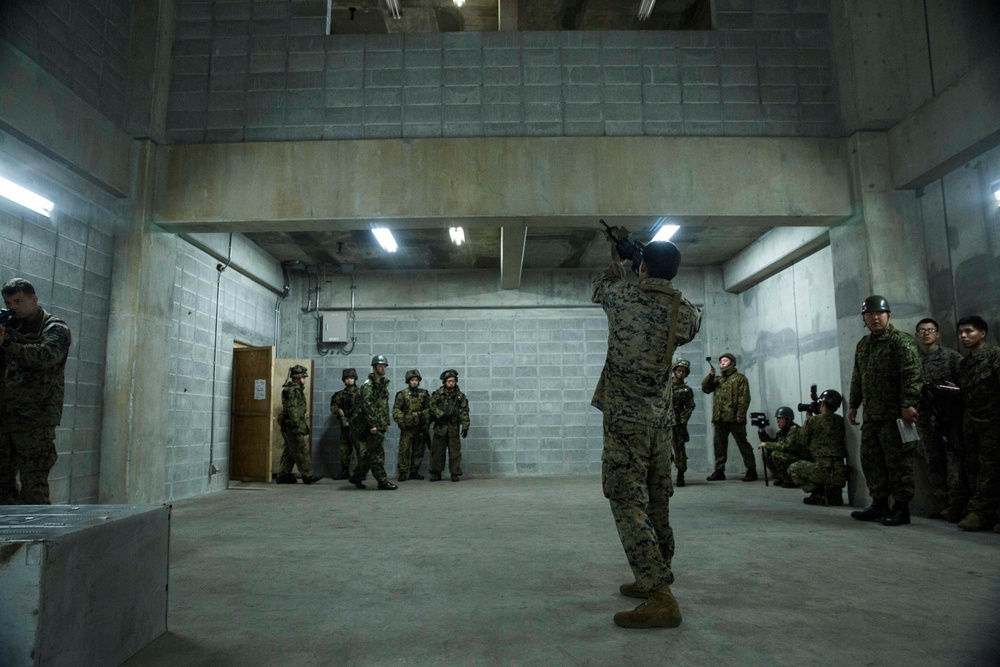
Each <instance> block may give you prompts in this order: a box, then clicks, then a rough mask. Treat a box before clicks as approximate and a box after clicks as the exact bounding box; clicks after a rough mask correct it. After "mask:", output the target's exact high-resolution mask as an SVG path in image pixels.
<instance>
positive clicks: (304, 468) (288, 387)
mask: <svg viewBox="0 0 1000 667" xmlns="http://www.w3.org/2000/svg"><path fill="white" fill-rule="evenodd" d="M288 376H289V377H288V380H287V381H286V382H285V384H283V385H281V413H280V414H279V415H278V425H279V426H281V437H282V439H283V440H284V444H283V445H282V447H281V461H280V464H279V465H280V469H279V472H278V476H277V478H276V479H275V480H274V481H275V482H277V483H278V484H295V475H293V474H292V467H293V466H298V467H299V474H300V475H302V483H303V484H313V483H314V482H318V481H319V480H321V479H322V477H320V476H318V475H313V467H312V458H311V457H310V454H309V420H308V418H307V417H306V410H307V408H308V402H307V401H306V394H305V384H306V378H307V377H309V371H308V370H307V369H306V367H305V366H300V365H298V364H296V365H295V366H292V367H291V368H290V369H289V370H288Z"/></svg>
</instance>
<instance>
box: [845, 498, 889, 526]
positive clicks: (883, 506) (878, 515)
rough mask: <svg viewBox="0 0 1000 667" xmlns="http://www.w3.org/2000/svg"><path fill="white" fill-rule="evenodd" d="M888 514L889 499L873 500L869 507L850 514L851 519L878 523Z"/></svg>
mask: <svg viewBox="0 0 1000 667" xmlns="http://www.w3.org/2000/svg"><path fill="white" fill-rule="evenodd" d="M888 513H889V499H888V498H875V499H874V500H873V501H872V504H871V506H870V507H868V508H867V509H864V510H857V511H854V512H851V518H852V519H857V520H858V521H880V520H881V519H882V517H884V516H885V515H887V514H888Z"/></svg>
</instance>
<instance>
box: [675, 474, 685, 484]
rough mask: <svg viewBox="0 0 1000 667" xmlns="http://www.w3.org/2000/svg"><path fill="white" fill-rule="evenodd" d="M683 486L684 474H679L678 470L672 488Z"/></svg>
mask: <svg viewBox="0 0 1000 667" xmlns="http://www.w3.org/2000/svg"><path fill="white" fill-rule="evenodd" d="M684 485H685V484H684V473H683V472H681V471H680V470H678V471H677V482H676V483H675V484H674V486H684Z"/></svg>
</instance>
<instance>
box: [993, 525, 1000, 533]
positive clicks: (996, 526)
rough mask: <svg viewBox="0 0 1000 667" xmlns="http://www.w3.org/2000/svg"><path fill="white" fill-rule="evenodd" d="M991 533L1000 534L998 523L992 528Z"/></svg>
mask: <svg viewBox="0 0 1000 667" xmlns="http://www.w3.org/2000/svg"><path fill="white" fill-rule="evenodd" d="M993 532H994V533H1000V523H998V524H996V525H995V526H993Z"/></svg>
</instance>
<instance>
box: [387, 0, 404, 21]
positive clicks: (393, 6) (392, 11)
mask: <svg viewBox="0 0 1000 667" xmlns="http://www.w3.org/2000/svg"><path fill="white" fill-rule="evenodd" d="M385 5H386V7H388V8H389V16H391V17H392V18H394V19H399V18H402V15H401V14H400V13H399V0H385Z"/></svg>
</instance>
